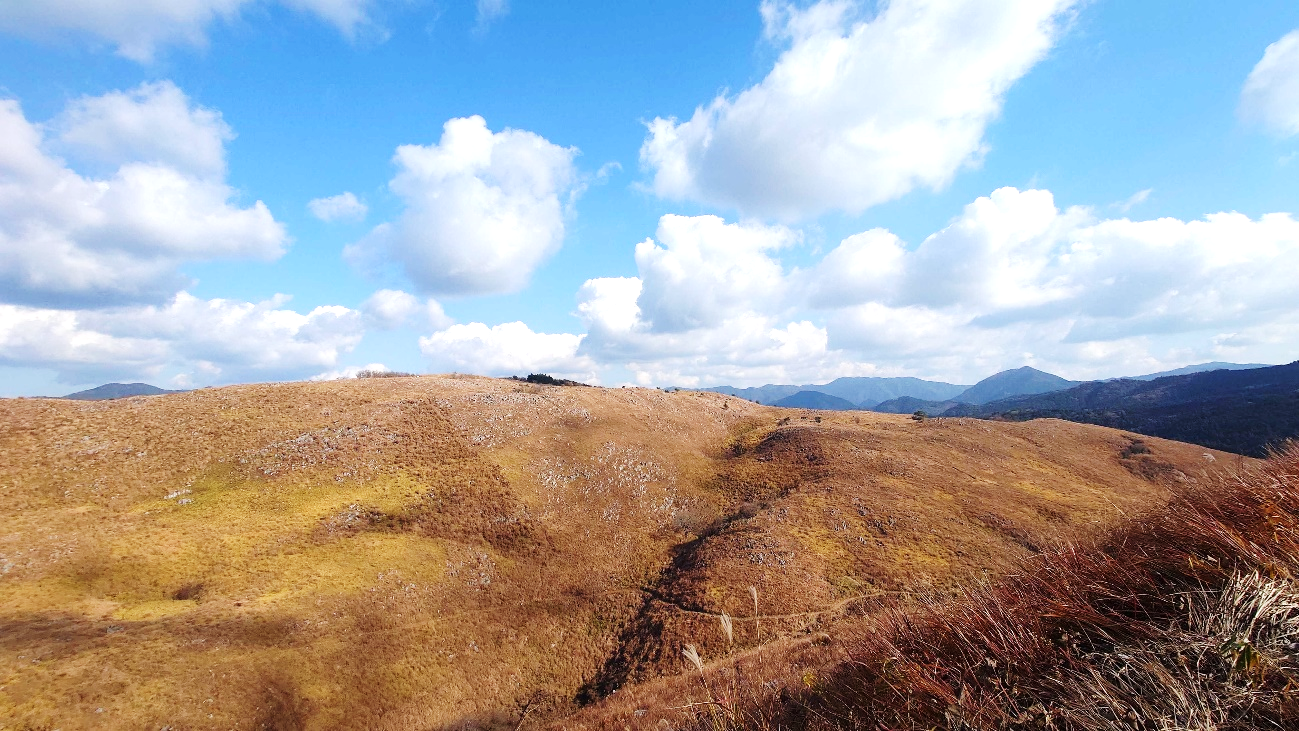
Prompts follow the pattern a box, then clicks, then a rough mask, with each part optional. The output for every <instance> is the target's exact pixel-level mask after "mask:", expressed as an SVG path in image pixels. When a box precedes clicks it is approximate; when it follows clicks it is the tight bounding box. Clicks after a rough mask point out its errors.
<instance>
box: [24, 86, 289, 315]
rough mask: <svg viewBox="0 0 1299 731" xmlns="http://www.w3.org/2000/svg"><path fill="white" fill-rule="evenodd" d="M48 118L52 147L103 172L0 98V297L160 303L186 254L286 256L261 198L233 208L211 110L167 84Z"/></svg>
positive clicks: (76, 303)
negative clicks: (82, 167) (93, 172)
mask: <svg viewBox="0 0 1299 731" xmlns="http://www.w3.org/2000/svg"><path fill="white" fill-rule="evenodd" d="M52 126H53V127H54V128H56V129H58V130H60V132H61V136H60V137H59V138H58V140H56V141H55V144H62V145H64V146H66V147H68V148H70V149H75V150H76V151H77V152H78V154H82V153H84V154H86V155H89V156H94V157H95V158H96V159H97V160H98V162H99V163H100V164H107V165H109V166H110V168H111V172H109V173H108V174H106V175H104V176H101V177H92V176H87V175H83V174H81V173H79V172H77V171H75V170H73V169H72V168H70V167H69V166H68V164H67V163H66V162H65V161H64V160H62V159H60V158H58V157H55V156H53V155H51V154H50V153H49V152H47V150H46V147H47V145H46V143H47V140H46V139H45V136H44V134H43V127H42V126H41V125H37V124H34V123H32V122H30V121H28V120H27V118H26V117H25V116H24V114H23V111H22V109H21V107H20V106H19V104H18V102H17V101H14V100H0V301H6V302H10V303H16V304H30V305H38V306H43V307H71V308H75V307H82V306H100V305H106V304H120V303H126V302H140V301H149V300H152V301H161V300H164V299H166V298H169V297H171V296H172V295H173V294H174V293H175V292H177V291H179V290H180V289H182V288H183V287H185V286H187V281H186V280H185V279H184V278H183V277H182V276H181V275H180V274H179V273H178V271H177V267H178V266H179V265H180V264H181V263H183V262H185V261H195V260H211V259H218V258H255V259H262V260H271V259H275V258H277V257H279V256H280V255H281V254H282V253H283V252H284V249H285V247H286V245H287V243H288V236H287V234H286V233H285V230H284V227H283V226H282V225H281V224H280V223H279V222H277V221H276V220H275V219H274V218H273V217H272V216H271V213H270V211H269V210H267V208H266V206H265V204H263V203H262V202H261V201H257V202H255V203H253V204H252V205H250V206H247V207H243V206H241V205H239V204H238V203H236V202H235V200H236V191H234V190H233V189H232V188H231V187H230V186H228V185H227V184H226V183H225V181H224V174H223V171H224V161H223V158H224V156H223V153H222V148H221V143H222V142H223V141H224V140H225V139H228V138H229V134H230V133H229V130H228V128H226V127H225V125H224V123H223V122H221V119H220V115H219V114H216V113H215V112H212V111H210V110H206V109H203V108H201V107H196V106H193V105H190V104H189V103H188V100H186V98H185V97H184V95H183V94H181V93H180V91H179V90H178V89H176V88H175V87H174V86H172V85H171V84H169V83H162V84H148V85H144V86H141V87H138V88H136V89H134V90H132V91H130V92H126V93H120V92H114V93H111V94H108V95H105V96H103V97H92V98H83V99H80V100H77V101H75V102H73V103H72V104H71V105H70V107H69V110H68V111H67V112H66V113H65V114H64V115H62V116H61V117H59V118H58V119H57V120H56V122H55V124H54V125H52ZM153 136H156V137H158V138H160V139H158V140H154V141H152V142H151V141H150V140H149V138H150V137H153ZM191 143H192V144H191Z"/></svg>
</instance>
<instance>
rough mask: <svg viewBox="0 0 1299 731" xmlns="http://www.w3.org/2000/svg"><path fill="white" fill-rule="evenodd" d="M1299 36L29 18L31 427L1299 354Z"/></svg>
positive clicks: (1029, 3) (12, 258) (773, 20)
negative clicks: (447, 397)
mask: <svg viewBox="0 0 1299 731" xmlns="http://www.w3.org/2000/svg"><path fill="white" fill-rule="evenodd" d="M1296 216H1299V4H1296V3H1294V2H1293V0H1253V1H1252V2H1249V3H1238V4H1234V5H1230V6H1229V5H1226V4H1223V3H1221V2H1209V1H1208V0H1187V1H1186V2H1179V3H1132V2H1119V1H1118V0H892V1H891V2H885V1H883V0H881V1H879V2H870V1H867V0H821V1H820V2H806V1H800V2H788V1H786V0H710V2H707V3H699V2H679V1H677V0H656V1H655V2H639V3H638V2H626V3H608V2H595V1H590V2H588V1H586V0H572V1H570V2H564V3H540V2H536V1H535V0H5V1H4V2H0V396H32V395H60V394H63V393H68V392H71V391H75V390H78V389H80V388H85V387H88V386H93V385H97V384H100V383H104V382H108V381H127V382H131V381H145V382H149V383H153V384H155V385H159V386H163V387H168V388H195V387H204V386H212V385H222V384H228V383H241V382H262V381H278V380H302V379H313V378H314V379H331V378H339V377H348V376H354V375H355V374H356V372H357V371H358V370H361V369H367V368H368V369H376V370H385V369H386V370H397V371H405V372H415V373H445V372H461V373H478V374H486V375H497V376H499V375H526V374H528V373H536V372H545V373H550V374H552V375H557V376H565V377H569V378H575V379H579V380H582V381H586V382H589V383H596V384H602V385H607V386H617V385H640V386H659V387H666V386H679V387H696V386H698V387H703V386H712V385H723V384H725V385H733V386H752V385H761V384H765V383H796V384H798V383H823V382H826V381H829V380H831V379H833V378H836V377H840V376H918V377H922V378H932V379H937V380H945V381H949V382H953V383H973V382H975V381H977V380H979V379H981V378H983V377H986V376H988V375H990V374H992V373H995V372H997V371H1000V370H1004V369H1007V368H1016V367H1020V366H1023V365H1031V366H1033V367H1036V368H1040V369H1042V370H1046V371H1050V372H1052V373H1056V374H1059V375H1061V376H1064V377H1066V378H1070V379H1079V380H1081V379H1090V378H1105V377H1115V376H1123V375H1136V374H1142V373H1149V372H1154V371H1160V370H1165V369H1169V368H1175V367H1180V366H1183V365H1188V364H1192V363H1200V362H1205V361H1234V362H1251V363H1288V362H1291V361H1294V360H1296V359H1299V284H1297V283H1299V220H1297V219H1296Z"/></svg>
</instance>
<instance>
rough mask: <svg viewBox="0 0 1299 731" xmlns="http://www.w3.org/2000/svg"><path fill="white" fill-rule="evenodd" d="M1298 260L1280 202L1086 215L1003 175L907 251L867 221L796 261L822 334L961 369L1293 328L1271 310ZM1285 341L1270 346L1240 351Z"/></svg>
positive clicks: (1295, 238)
mask: <svg viewBox="0 0 1299 731" xmlns="http://www.w3.org/2000/svg"><path fill="white" fill-rule="evenodd" d="M862 237H866V240H867V243H865V244H864V243H863V240H862ZM1297 267H1299V222H1297V221H1295V219H1294V218H1293V217H1292V216H1291V215H1290V214H1285V213H1277V214H1269V215H1265V216H1262V217H1260V218H1258V219H1251V218H1250V217H1248V216H1245V215H1242V214H1239V213H1216V214H1211V215H1208V216H1205V217H1204V218H1203V219H1202V220H1198V221H1181V220H1178V219H1173V218H1162V219H1157V220H1150V221H1132V220H1129V219H1126V218H1121V219H1098V218H1096V217H1095V215H1094V213H1093V212H1092V210H1091V209H1087V208H1072V209H1068V210H1064V211H1061V210H1059V209H1057V208H1056V206H1055V202H1054V199H1053V197H1052V196H1051V194H1050V193H1049V192H1048V191H1041V190H1028V191H1020V190H1016V189H1014V188H1003V189H1001V190H998V191H995V192H994V193H993V194H992V195H990V196H988V197H985V198H980V199H978V200H976V201H974V202H973V203H971V204H970V205H968V206H967V207H966V209H965V211H964V212H963V213H962V214H961V215H960V216H959V217H957V218H956V219H955V220H953V221H952V222H951V223H950V224H949V225H948V226H947V227H946V228H944V229H943V230H941V231H939V232H937V233H935V234H933V235H931V236H930V237H928V238H927V239H926V240H925V241H924V242H923V243H921V244H920V246H918V247H916V248H915V249H914V250H910V249H907V248H906V247H905V246H904V245H903V244H902V242H901V241H899V240H897V239H896V238H895V237H893V236H892V235H891V234H888V233H887V232H882V231H873V232H867V233H866V234H862V235H859V236H857V237H852V238H850V239H847V240H845V241H844V242H843V243H842V244H841V245H840V246H839V247H838V248H836V249H835V250H834V251H832V252H830V254H828V255H827V256H826V257H825V258H824V259H823V260H822V262H821V263H820V264H819V265H818V267H817V268H815V269H813V270H811V271H809V272H806V273H802V275H801V276H802V277H803V279H802V283H803V286H806V287H807V288H808V290H807V292H808V297H809V301H810V302H812V303H814V304H816V305H818V306H820V307H822V308H824V309H826V310H827V311H828V329H829V332H830V342H831V345H832V347H837V348H842V349H846V350H851V351H854V352H857V353H860V354H861V355H863V356H865V357H867V358H871V359H874V360H887V359H892V360H894V361H895V362H907V363H912V364H915V363H924V364H927V369H928V370H930V371H935V370H937V371H946V372H957V373H962V374H970V375H974V374H976V373H977V372H978V371H973V370H972V368H971V366H977V365H979V364H986V367H985V368H984V369H983V370H984V371H985V372H986V370H987V369H988V368H996V367H1005V366H1008V365H1015V364H1017V363H1022V362H1026V361H1031V360H1033V359H1035V358H1040V359H1042V362H1049V363H1054V364H1057V365H1060V366H1062V367H1063V368H1064V369H1065V370H1069V369H1074V370H1073V371H1072V372H1074V373H1078V374H1081V375H1089V376H1090V375H1097V374H1096V373H1094V372H1093V371H1091V370H1089V369H1091V368H1093V366H1092V365H1089V364H1091V363H1093V362H1095V363H1098V364H1100V365H1097V366H1095V367H1097V368H1099V367H1102V366H1103V365H1105V364H1104V363H1102V361H1101V360H1099V359H1101V358H1102V356H1103V357H1105V358H1111V359H1112V358H1114V357H1116V356H1115V353H1120V352H1121V353H1125V354H1126V355H1125V357H1128V358H1130V359H1131V361H1132V362H1133V363H1156V364H1159V363H1158V359H1157V358H1155V357H1153V354H1154V353H1156V352H1159V351H1163V352H1173V351H1177V350H1178V349H1179V348H1180V349H1182V351H1185V350H1186V348H1191V351H1193V352H1194V353H1198V355H1188V356H1187V358H1188V359H1195V358H1201V359H1205V360H1208V359H1212V358H1211V357H1210V356H1217V355H1220V354H1221V353H1222V348H1221V347H1220V346H1221V345H1222V344H1224V343H1227V342H1234V343H1237V344H1239V343H1241V342H1242V341H1241V340H1239V339H1237V340H1229V339H1224V338H1228V336H1229V335H1231V334H1233V333H1241V332H1246V331H1248V332H1251V333H1256V332H1259V331H1260V330H1259V329H1260V328H1263V329H1264V330H1268V331H1275V330H1276V329H1277V328H1281V329H1282V330H1283V331H1286V332H1289V333H1291V334H1292V335H1293V334H1299V330H1296V329H1294V326H1293V325H1287V324H1284V323H1288V322H1291V320H1292V319H1293V318H1291V317H1290V313H1293V312H1295V311H1296V310H1299V290H1296V289H1295V288H1294V287H1293V286H1292V284H1291V282H1290V280H1291V278H1292V277H1291V275H1290V273H1291V272H1293V271H1296V268H1297ZM854 281H858V282H860V285H859V286H853V282H854ZM1241 337H1243V336H1241ZM1188 352H1189V351H1188ZM1292 355H1293V354H1287V353H1283V352H1282V351H1281V349H1278V348H1274V347H1273V348H1270V349H1263V350H1257V351H1255V352H1254V355H1253V356H1251V357H1252V358H1254V359H1256V360H1267V359H1269V358H1271V359H1287V358H1290V357H1292ZM962 363H964V364H965V365H964V366H962ZM1160 365H1162V364H1160ZM1108 367H1109V368H1110V369H1111V370H1110V371H1109V372H1110V373H1111V374H1112V373H1113V370H1112V369H1114V368H1115V364H1114V361H1112V360H1111V361H1110V362H1109V363H1108Z"/></svg>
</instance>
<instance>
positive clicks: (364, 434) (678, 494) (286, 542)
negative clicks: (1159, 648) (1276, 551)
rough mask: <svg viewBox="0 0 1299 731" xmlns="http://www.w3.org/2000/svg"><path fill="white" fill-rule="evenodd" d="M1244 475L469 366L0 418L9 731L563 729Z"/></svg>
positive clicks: (1066, 431) (1113, 444)
mask: <svg viewBox="0 0 1299 731" xmlns="http://www.w3.org/2000/svg"><path fill="white" fill-rule="evenodd" d="M818 417H819V418H818ZM1138 447H1139V448H1138ZM1206 455H1207V458H1206ZM1210 459H1212V460H1213V461H1210ZM1236 464H1237V461H1236V460H1235V459H1233V458H1231V455H1227V454H1225V453H1214V452H1213V451H1212V450H1205V449H1203V448H1200V447H1195V446H1191V445H1187V444H1181V443H1177V442H1171V441H1165V440H1162V439H1157V438H1148V439H1144V440H1140V439H1138V438H1136V437H1133V436H1131V435H1129V434H1125V433H1123V432H1119V431H1115V430H1112V429H1106V428H1101V427H1096V426H1091V425H1084V424H1073V423H1069V422H1064V421H1056V420H1045V421H1036V422H1031V423H1013V422H988V421H980V420H973V419H970V420H954V419H944V420H930V421H926V422H916V421H913V420H911V419H909V418H907V417H905V416H895V415H888V414H874V413H869V412H852V413H847V412H817V413H812V412H807V411H799V410H791V409H777V408H769V407H763V406H758V405H756V404H753V403H750V402H747V401H743V400H740V399H735V398H730V397H727V396H724V395H721V394H713V393H703V392H679V393H665V392H661V391H657V390H649V389H632V388H628V389H602V388H574V387H564V386H547V385H539V384H531V383H522V382H518V381H510V380H498V379H487V378H476V377H467V376H425V377H411V378H383V379H360V380H350V381H335V382H326V383H291V384H260V385H248V386H233V387H226V388H215V389H203V390H200V391H193V392H188V393H181V394H170V395H164V396H160V397H157V398H149V399H123V400H116V401H94V402H83V401H71V400H60V399H14V400H0V522H3V524H4V525H5V526H6V530H4V531H0V719H5V720H6V723H10V722H12V723H14V724H17V725H18V727H19V728H22V727H24V725H25V726H27V727H30V728H62V729H91V728H94V729H138V728H164V727H171V728H218V727H219V728H273V729H351V728H355V729H429V728H468V727H471V726H472V727H478V728H502V729H519V728H530V727H538V726H544V725H547V724H558V725H564V724H567V723H568V721H566V720H565V719H569V718H575V719H576V718H578V716H574V715H573V714H579V715H581V714H582V713H586V712H587V711H590V712H595V711H594V710H592V709H597V708H602V707H604V706H606V705H607V704H614V705H615V706H616V704H617V703H622V702H624V701H623V700H620V699H631V698H635V697H638V696H637V695H636V694H637V693H638V692H639V691H637V689H638V688H642V687H644V688H656V687H675V686H659V685H656V683H669V684H670V683H671V682H675V680H674V679H676V678H687V676H685V675H683V673H684V672H686V671H690V672H693V669H692V666H691V665H690V664H689V663H687V662H686V660H685V658H684V657H683V655H682V651H683V649H684V648H686V647H687V646H694V647H695V648H697V651H698V652H699V653H700V655H701V656H702V657H703V658H704V660H705V661H711V660H715V659H719V658H726V657H736V658H738V657H750V658H757V659H759V660H762V662H770V663H771V667H779V668H781V669H782V670H781V672H787V671H788V669H789V668H791V667H807V666H805V665H799V664H798V662H799V661H798V659H797V658H798V657H800V656H801V655H799V653H808V652H823V651H828V650H823V648H827V647H829V646H828V645H826V644H825V643H824V642H823V641H822V640H820V639H818V638H821V637H833V636H838V635H837V633H839V632H840V629H841V628H843V627H850V626H851V627H859V628H860V627H861V623H862V622H870V621H875V620H873V619H872V617H876V616H884V615H881V614H879V613H880V612H885V611H886V610H887V611H889V612H891V611H894V610H893V609H888V607H896V606H905V605H906V603H907V602H914V601H920V600H921V599H925V598H932V597H935V596H938V595H946V594H949V593H950V592H954V591H959V590H961V587H968V586H971V585H974V584H983V583H985V582H987V581H989V580H992V579H995V578H996V577H999V576H1004V575H1006V574H1008V573H1011V572H1015V571H1018V570H1020V567H1022V565H1023V563H1024V562H1025V561H1027V560H1029V559H1031V558H1032V557H1033V556H1035V555H1037V554H1039V553H1040V552H1042V551H1044V550H1049V549H1050V547H1051V546H1055V545H1058V544H1060V543H1061V542H1063V541H1070V540H1087V539H1088V538H1089V537H1090V536H1094V535H1097V534H1098V532H1102V531H1106V530H1110V529H1114V528H1117V527H1118V526H1120V525H1122V524H1123V521H1125V520H1126V519H1127V518H1126V517H1125V516H1132V515H1139V514H1142V513H1143V512H1145V511H1150V510H1156V509H1158V508H1159V507H1160V506H1162V505H1164V504H1165V502H1166V501H1167V500H1168V499H1169V498H1170V495H1172V494H1173V493H1172V491H1173V490H1174V489H1175V488H1177V486H1179V485H1187V484H1198V483H1199V482H1201V481H1204V480H1207V479H1209V477H1210V475H1211V471H1212V470H1215V469H1218V467H1216V466H1215V465H1236ZM898 602H901V604H897V603H898ZM723 617H726V618H728V619H727V620H726V621H729V622H731V627H732V629H731V632H730V633H729V634H727V633H724V632H723V625H724V623H723V619H722V618H723ZM854 631H855V630H854ZM763 658H766V659H765V660H763ZM755 661H756V660H755ZM800 672H801V671H800ZM814 680H815V678H813V680H806V679H805V682H808V683H811V682H814ZM691 682H694V681H691ZM763 687H766V686H763ZM773 687H774V686H773ZM804 687H807V686H804ZM666 700H667V701H671V702H665V704H663V705H662V706H661V707H656V708H658V710H656V711H654V713H649V712H646V713H644V714H641V713H636V711H640V710H644V707H643V706H642V707H633V708H629V709H627V717H628V718H636V719H643V720H644V721H645V727H651V726H652V725H653V723H657V722H658V719H659V718H661V717H662V716H660V715H654V714H657V713H659V712H660V711H661V712H662V713H665V714H671V713H677V714H678V715H679V713H680V712H679V711H670V710H668V709H670V708H671V707H672V706H676V705H681V703H680V698H676V699H675V700H674V699H671V698H669V699H666ZM627 702H629V701H627ZM610 707H613V706H610ZM584 709H585V710H584ZM583 717H585V716H583ZM609 718H612V716H610V717H609ZM574 723H577V721H574ZM582 723H585V722H582ZM627 723H631V722H630V721H628V722H627ZM637 723H639V721H638V722H637ZM597 725H598V724H597ZM623 725H625V724H624V723H623V722H622V721H619V722H618V724H617V725H616V726H614V727H616V728H623ZM573 727H574V728H576V727H577V726H576V725H575V726H573Z"/></svg>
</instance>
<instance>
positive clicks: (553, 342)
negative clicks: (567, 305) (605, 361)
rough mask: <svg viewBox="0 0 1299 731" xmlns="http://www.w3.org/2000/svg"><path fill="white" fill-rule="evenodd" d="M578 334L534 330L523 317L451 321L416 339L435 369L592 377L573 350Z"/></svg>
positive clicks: (586, 363)
mask: <svg viewBox="0 0 1299 731" xmlns="http://www.w3.org/2000/svg"><path fill="white" fill-rule="evenodd" d="M581 341H582V336H581V335H569V334H567V333H556V334H549V333H538V332H533V331H532V329H531V328H529V327H528V326H527V325H525V324H523V323H522V322H507V323H503V324H500V325H496V326H493V327H488V326H487V325H484V324H483V323H481V322H471V323H469V324H466V325H452V326H451V327H449V328H447V329H445V330H440V331H438V332H435V333H433V334H432V335H429V336H427V337H422V338H420V339H419V347H420V351H421V352H423V353H424V355H425V356H426V357H427V358H428V359H429V360H430V362H431V363H432V366H433V369H434V370H435V371H461V372H468V373H482V374H487V375H492V376H507V375H527V374H529V373H549V374H551V375H554V376H562V377H566V378H576V379H581V380H586V381H592V380H594V379H595V378H596V374H595V368H594V364H593V363H592V362H591V361H590V360H589V359H588V358H586V357H584V356H580V355H578V353H577V349H578V345H579V344H580V343H581Z"/></svg>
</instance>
